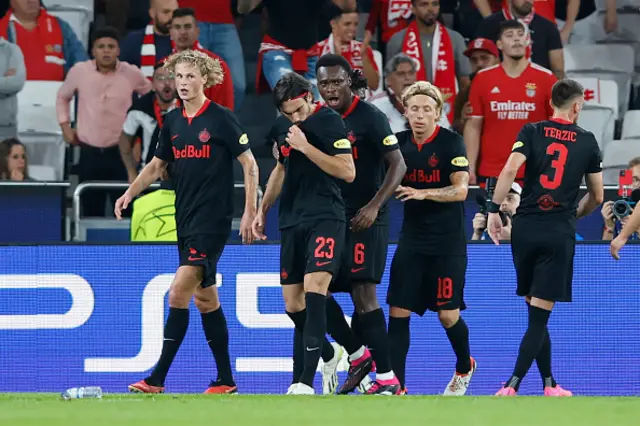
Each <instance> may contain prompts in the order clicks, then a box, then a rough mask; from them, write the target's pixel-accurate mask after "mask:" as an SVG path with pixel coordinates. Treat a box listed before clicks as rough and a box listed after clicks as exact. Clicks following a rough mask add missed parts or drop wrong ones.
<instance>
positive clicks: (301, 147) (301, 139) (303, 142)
mask: <svg viewBox="0 0 640 426" xmlns="http://www.w3.org/2000/svg"><path fill="white" fill-rule="evenodd" d="M285 140H286V141H287V142H288V143H289V145H291V148H293V149H295V150H296V151H300V152H301V153H303V154H304V152H305V149H306V148H307V147H308V146H309V141H307V137H306V136H305V135H304V133H303V132H302V130H300V128H299V127H298V126H296V125H293V126H291V127H290V128H289V133H288V134H287V138H286V139H285Z"/></svg>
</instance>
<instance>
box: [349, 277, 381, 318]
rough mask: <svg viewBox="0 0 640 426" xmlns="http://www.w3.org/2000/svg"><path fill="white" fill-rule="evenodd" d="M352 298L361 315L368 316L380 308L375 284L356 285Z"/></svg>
mask: <svg viewBox="0 0 640 426" xmlns="http://www.w3.org/2000/svg"><path fill="white" fill-rule="evenodd" d="M351 298H352V299H353V304H354V306H355V307H356V311H357V312H358V313H359V314H366V313H368V312H372V311H375V310H376V309H379V308H380V304H379V303H378V297H377V294H376V285H375V284H371V283H358V284H355V285H354V286H353V290H352V292H351Z"/></svg>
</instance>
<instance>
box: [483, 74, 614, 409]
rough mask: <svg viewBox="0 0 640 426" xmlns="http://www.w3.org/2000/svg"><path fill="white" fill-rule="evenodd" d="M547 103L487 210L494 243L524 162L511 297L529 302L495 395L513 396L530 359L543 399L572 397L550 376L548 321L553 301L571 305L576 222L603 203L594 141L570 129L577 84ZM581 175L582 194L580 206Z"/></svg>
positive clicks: (578, 97) (559, 88) (577, 104)
mask: <svg viewBox="0 0 640 426" xmlns="http://www.w3.org/2000/svg"><path fill="white" fill-rule="evenodd" d="M551 100H552V105H553V108H554V114H553V117H552V118H551V119H550V120H545V121H541V122H538V123H532V124H527V125H525V126H524V127H523V128H522V130H521V131H520V134H519V135H518V139H517V140H516V141H515V143H514V144H513V150H512V153H511V156H510V157H509V159H508V160H507V164H506V165H505V166H504V168H503V169H502V172H501V173H500V177H499V178H498V182H497V184H496V189H495V192H494V195H493V201H491V202H490V203H489V205H488V206H487V209H488V211H489V212H490V213H489V218H488V228H489V235H490V236H491V238H492V239H493V240H494V242H495V243H496V244H497V243H498V237H497V236H498V235H499V234H500V231H501V228H502V220H501V219H500V217H499V214H498V211H499V209H500V203H501V202H502V200H503V199H504V197H505V196H506V195H507V193H508V192H509V188H510V187H511V185H512V184H513V180H514V179H515V177H516V173H517V171H518V170H519V169H520V167H521V166H522V165H523V164H525V162H526V172H525V176H524V190H523V192H522V202H521V203H520V206H519V207H518V210H517V211H516V214H515V216H514V218H513V226H512V230H511V250H512V253H513V263H514V265H515V269H516V275H517V279H518V286H517V291H516V293H517V295H518V296H523V297H524V298H525V300H526V302H527V303H528V304H529V308H528V309H529V326H528V329H527V332H526V334H525V335H524V337H523V339H522V343H521V344H520V350H519V354H518V359H517V361H516V366H515V369H514V371H513V374H512V376H511V377H510V378H509V380H508V381H507V382H506V384H505V385H504V387H503V388H502V389H500V391H498V393H497V395H501V396H512V395H515V394H516V393H517V392H518V388H519V386H520V382H521V381H522V379H523V378H524V376H525V374H526V373H527V371H528V370H529V368H530V367H531V364H532V363H533V360H534V359H535V360H536V363H537V364H538V368H539V369H540V374H541V376H542V382H543V391H544V394H545V395H547V396H571V392H569V391H567V390H565V389H562V388H561V387H560V386H558V385H557V383H556V382H555V379H554V378H553V374H552V372H551V339H550V337H549V331H548V330H547V323H548V321H549V316H550V314H551V310H552V309H553V306H554V304H555V303H556V302H571V284H572V277H573V256H574V253H575V244H576V238H575V233H576V219H577V218H581V217H583V216H586V215H588V214H590V213H591V212H593V211H594V210H595V209H596V208H597V207H598V206H599V205H600V203H602V199H603V197H604V190H603V184H602V160H601V156H600V149H599V147H598V142H597V140H596V138H595V137H594V136H593V134H592V133H591V132H588V131H586V130H584V129H582V128H580V127H578V126H577V125H576V124H575V123H576V122H577V120H578V115H579V113H580V111H581V109H582V106H583V104H584V89H583V87H582V86H581V85H580V84H579V83H577V82H576V81H573V80H561V81H559V82H557V83H556V84H555V85H554V86H553V90H552V93H551ZM583 178H584V180H585V182H586V185H587V194H586V195H585V196H584V198H582V200H580V202H579V203H578V191H579V190H580V184H581V182H582V180H583Z"/></svg>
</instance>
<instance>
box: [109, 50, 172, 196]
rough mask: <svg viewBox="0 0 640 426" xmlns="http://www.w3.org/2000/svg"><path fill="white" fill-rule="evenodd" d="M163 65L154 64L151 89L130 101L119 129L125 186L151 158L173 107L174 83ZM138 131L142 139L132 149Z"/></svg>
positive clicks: (160, 63)
mask: <svg viewBox="0 0 640 426" xmlns="http://www.w3.org/2000/svg"><path fill="white" fill-rule="evenodd" d="M163 64H164V63H163V62H158V63H157V64H156V66H155V70H154V72H153V80H152V81H151V84H152V87H153V90H152V91H151V92H149V93H147V94H146V95H144V96H142V97H140V98H139V99H136V100H135V101H134V102H133V105H132V106H131V108H130V109H129V112H127V119H126V120H125V122H124V125H123V127H122V134H121V135H120V143H119V146H120V156H121V157H122V162H123V163H124V165H125V167H126V169H127V175H128V176H129V183H132V182H133V181H134V180H135V179H136V177H138V170H139V169H142V168H143V167H144V166H145V164H147V163H148V162H149V161H151V159H152V158H153V155H154V153H155V150H156V145H157V143H158V136H159V134H160V130H161V129H162V122H163V117H164V115H165V114H166V113H167V112H169V111H171V110H172V109H173V108H175V106H176V102H175V99H176V98H175V94H176V93H175V92H176V85H175V80H174V77H173V75H171V74H169V71H167V70H166V69H164V68H163ZM140 129H142V140H141V141H140V143H136V144H135V147H133V149H132V145H133V141H134V137H135V136H136V135H137V134H138V131H139V130H140Z"/></svg>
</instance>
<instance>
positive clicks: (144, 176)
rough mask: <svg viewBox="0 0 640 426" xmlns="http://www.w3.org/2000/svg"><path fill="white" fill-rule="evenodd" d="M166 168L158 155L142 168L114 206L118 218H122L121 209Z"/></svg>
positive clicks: (159, 176)
mask: <svg viewBox="0 0 640 426" xmlns="http://www.w3.org/2000/svg"><path fill="white" fill-rule="evenodd" d="M166 170H167V162H166V161H165V160H161V159H160V158H158V157H153V159H152V160H151V161H150V162H149V163H148V164H147V165H146V166H145V167H144V169H142V171H141V172H140V174H139V175H138V177H137V178H136V179H135V180H134V181H133V183H132V184H131V185H129V188H128V189H127V190H126V191H125V193H124V194H123V195H122V197H120V198H118V200H117V201H116V205H115V208H114V210H113V211H114V213H115V215H116V218H117V219H118V220H120V219H122V211H123V210H125V209H126V208H127V207H128V206H129V204H130V203H131V201H132V200H133V199H134V198H136V197H137V196H138V195H140V193H141V192H142V191H144V190H145V189H147V188H149V186H151V184H152V183H153V182H155V181H156V180H158V179H160V178H161V177H162V176H163V175H164V172H165V171H166Z"/></svg>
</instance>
